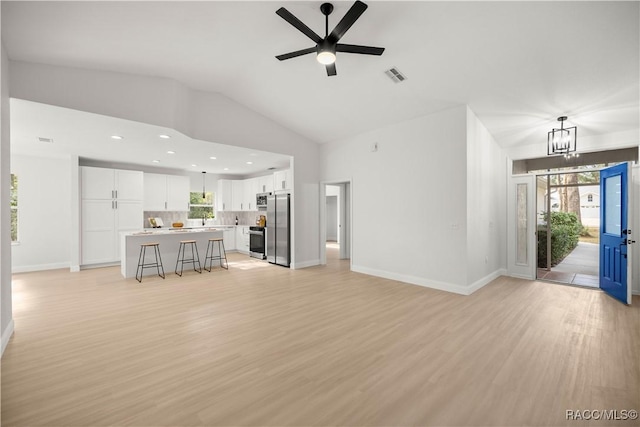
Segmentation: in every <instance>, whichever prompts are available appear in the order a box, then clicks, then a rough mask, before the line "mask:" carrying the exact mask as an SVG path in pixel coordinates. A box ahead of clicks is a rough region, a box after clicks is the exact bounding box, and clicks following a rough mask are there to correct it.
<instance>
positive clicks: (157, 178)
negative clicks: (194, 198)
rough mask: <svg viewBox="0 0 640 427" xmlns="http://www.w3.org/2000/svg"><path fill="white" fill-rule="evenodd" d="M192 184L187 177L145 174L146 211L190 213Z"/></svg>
mask: <svg viewBox="0 0 640 427" xmlns="http://www.w3.org/2000/svg"><path fill="white" fill-rule="evenodd" d="M189 190H190V182H189V177H187V176H177V175H163V174H156V173H145V174H144V210H145V211H188V210H189V193H190V191H189Z"/></svg>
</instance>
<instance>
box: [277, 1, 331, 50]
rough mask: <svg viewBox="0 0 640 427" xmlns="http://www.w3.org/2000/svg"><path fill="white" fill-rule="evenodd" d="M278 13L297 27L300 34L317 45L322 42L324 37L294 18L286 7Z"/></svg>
mask: <svg viewBox="0 0 640 427" xmlns="http://www.w3.org/2000/svg"><path fill="white" fill-rule="evenodd" d="M276 13H277V14H278V15H279V16H280V17H281V18H282V19H284V20H285V21H287V22H288V23H289V24H291V25H293V26H294V27H296V28H297V29H298V30H299V31H300V32H302V33H303V34H304V35H306V36H307V37H309V38H310V39H311V40H313V41H314V42H315V43H316V44H317V43H320V42H321V41H322V37H320V36H319V35H317V34H316V33H314V32H313V30H312V29H311V28H309V27H307V26H306V25H305V24H304V23H303V22H302V21H301V20H299V19H298V18H296V17H295V16H293V14H292V13H291V12H289V11H288V10H287V9H285V8H284V7H281V8H280V9H278V10H276Z"/></svg>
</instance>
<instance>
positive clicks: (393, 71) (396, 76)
mask: <svg viewBox="0 0 640 427" xmlns="http://www.w3.org/2000/svg"><path fill="white" fill-rule="evenodd" d="M385 74H386V75H387V76H389V78H390V79H391V80H393V81H394V83H402V82H403V81H405V80H407V76H405V75H404V74H402V73H401V72H400V70H398V69H397V68H396V67H393V68H389V69H388V70H387V71H385Z"/></svg>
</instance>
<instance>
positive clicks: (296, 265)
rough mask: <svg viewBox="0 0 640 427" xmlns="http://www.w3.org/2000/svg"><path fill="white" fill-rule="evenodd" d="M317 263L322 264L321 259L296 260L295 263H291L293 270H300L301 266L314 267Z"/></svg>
mask: <svg viewBox="0 0 640 427" xmlns="http://www.w3.org/2000/svg"><path fill="white" fill-rule="evenodd" d="M316 265H320V260H319V259H312V260H311V261H303V262H296V263H294V264H291V268H292V269H293V270H299V269H301V268H307V267H314V266H316Z"/></svg>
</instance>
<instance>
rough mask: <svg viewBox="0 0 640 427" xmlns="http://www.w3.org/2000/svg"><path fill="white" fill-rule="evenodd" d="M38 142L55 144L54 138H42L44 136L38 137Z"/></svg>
mask: <svg viewBox="0 0 640 427" xmlns="http://www.w3.org/2000/svg"><path fill="white" fill-rule="evenodd" d="M38 141H39V142H48V143H50V144H51V143H53V138H44V137H42V136H39V137H38Z"/></svg>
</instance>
